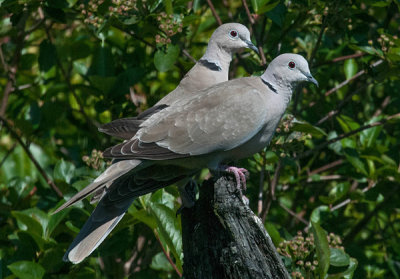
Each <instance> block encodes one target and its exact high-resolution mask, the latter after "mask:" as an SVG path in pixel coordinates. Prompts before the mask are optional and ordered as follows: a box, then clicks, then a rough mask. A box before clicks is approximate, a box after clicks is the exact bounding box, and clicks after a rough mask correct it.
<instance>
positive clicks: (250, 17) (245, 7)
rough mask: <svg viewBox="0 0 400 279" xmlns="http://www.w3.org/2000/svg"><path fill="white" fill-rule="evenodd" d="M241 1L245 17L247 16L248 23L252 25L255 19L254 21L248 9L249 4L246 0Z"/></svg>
mask: <svg viewBox="0 0 400 279" xmlns="http://www.w3.org/2000/svg"><path fill="white" fill-rule="evenodd" d="M242 3H243V7H244V9H245V11H246V14H247V17H248V18H249V21H250V24H251V25H254V23H255V21H254V18H253V16H252V15H251V13H250V9H249V6H248V5H247V1H246V0H242Z"/></svg>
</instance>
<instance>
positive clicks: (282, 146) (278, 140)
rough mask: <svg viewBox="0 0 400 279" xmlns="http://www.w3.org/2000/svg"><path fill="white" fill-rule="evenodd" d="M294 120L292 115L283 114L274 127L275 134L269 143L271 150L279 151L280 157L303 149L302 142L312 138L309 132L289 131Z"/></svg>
mask: <svg viewBox="0 0 400 279" xmlns="http://www.w3.org/2000/svg"><path fill="white" fill-rule="evenodd" d="M294 120H295V118H294V116H293V115H290V114H288V115H285V116H284V117H283V118H282V120H281V122H280V123H279V125H278V127H277V128H276V133H277V136H276V137H275V138H274V140H273V142H272V143H271V150H272V151H275V152H279V154H280V157H285V156H286V155H287V154H288V153H290V152H301V151H302V150H303V149H304V145H305V144H304V142H305V141H306V140H309V139H311V138H312V136H311V134H307V133H302V132H291V128H293V126H294V123H293V122H294Z"/></svg>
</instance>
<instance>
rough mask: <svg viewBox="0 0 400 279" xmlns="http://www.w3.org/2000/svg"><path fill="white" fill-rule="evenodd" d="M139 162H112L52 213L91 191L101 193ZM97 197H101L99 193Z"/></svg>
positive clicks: (80, 198) (84, 196) (82, 197)
mask: <svg viewBox="0 0 400 279" xmlns="http://www.w3.org/2000/svg"><path fill="white" fill-rule="evenodd" d="M140 163H141V161H139V160H125V161H119V162H116V163H114V164H112V165H111V166H109V167H108V168H107V169H106V170H105V171H104V172H103V173H102V174H101V175H100V176H99V177H97V178H96V179H95V180H94V181H93V183H91V184H90V185H88V186H87V187H86V188H84V189H83V190H82V191H80V192H79V193H77V194H75V195H74V196H73V197H72V198H71V199H70V200H68V201H67V202H66V203H64V204H63V205H62V206H60V207H59V208H57V210H56V211H54V212H53V214H55V213H57V212H60V211H61V210H63V209H65V208H67V207H69V206H71V205H73V204H74V203H76V202H78V201H80V200H82V199H84V198H86V197H87V196H89V195H90V194H92V193H96V194H99V193H102V191H101V190H102V188H104V187H106V186H107V185H110V184H111V183H112V182H113V181H114V180H115V179H117V178H118V177H120V176H122V175H124V174H126V173H127V172H129V171H130V170H132V169H134V168H135V167H136V166H138V165H139V164H140ZM99 197H101V195H100V196H99Z"/></svg>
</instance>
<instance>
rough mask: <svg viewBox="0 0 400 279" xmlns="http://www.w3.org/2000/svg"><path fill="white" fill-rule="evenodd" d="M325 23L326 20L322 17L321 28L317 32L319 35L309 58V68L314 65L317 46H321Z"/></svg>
mask: <svg viewBox="0 0 400 279" xmlns="http://www.w3.org/2000/svg"><path fill="white" fill-rule="evenodd" d="M326 22H327V19H326V16H324V17H323V18H322V26H321V30H320V31H319V34H318V39H317V42H316V43H315V46H314V49H313V51H312V53H311V56H310V62H309V67H310V68H312V66H313V64H314V58H315V55H316V54H317V50H318V48H319V46H320V45H321V41H322V36H323V35H324V32H325V29H326Z"/></svg>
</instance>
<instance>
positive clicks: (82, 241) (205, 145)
mask: <svg viewBox="0 0 400 279" xmlns="http://www.w3.org/2000/svg"><path fill="white" fill-rule="evenodd" d="M302 81H309V82H312V83H315V84H316V85H318V83H317V81H316V80H315V79H314V78H313V76H312V75H311V73H310V70H309V68H308V63H307V61H306V60H305V59H304V58H303V57H302V56H300V55H297V54H282V55H280V56H278V57H277V58H275V59H274V60H273V61H272V62H271V63H270V64H269V66H268V68H267V69H266V71H265V72H264V74H263V75H262V76H261V77H247V78H240V79H236V80H232V81H226V82H223V83H219V84H217V85H214V86H212V87H210V88H208V89H205V90H202V91H199V92H197V93H196V94H193V95H192V96H191V97H190V98H183V99H182V100H178V101H175V102H174V103H172V104H171V105H170V106H168V107H166V108H164V109H163V110H161V111H159V112H157V113H154V114H153V115H151V116H150V117H149V118H148V119H147V120H145V121H144V122H143V123H142V124H141V125H140V129H139V131H138V132H137V133H136V135H135V136H134V137H133V138H132V139H130V140H129V141H126V142H124V143H121V144H118V145H116V146H114V147H111V148H109V149H107V150H106V151H105V152H104V156H105V157H110V158H114V159H118V160H122V161H120V162H117V163H115V164H114V165H112V166H110V168H111V167H113V166H118V164H131V166H132V169H131V170H130V171H129V172H128V173H123V174H122V175H118V174H117V172H112V173H113V174H112V175H107V171H108V170H106V172H105V173H103V174H102V175H100V176H99V177H98V178H97V179H96V180H95V181H94V182H93V183H92V184H91V185H89V186H88V187H87V188H85V189H83V190H82V191H81V192H79V193H78V194H76V195H75V196H74V197H72V199H71V200H70V201H68V202H67V203H65V204H64V205H63V206H62V207H60V208H59V209H57V211H56V212H58V211H59V210H61V209H63V208H65V207H67V206H70V205H71V204H73V203H75V202H76V201H79V200H81V199H83V198H84V197H86V196H88V195H89V194H91V193H94V192H95V191H96V190H97V189H99V188H101V187H103V185H104V184H105V183H108V182H109V181H112V184H111V186H110V187H108V188H107V189H106V192H105V194H104V195H103V197H102V199H101V200H100V202H99V203H98V205H97V207H96V209H95V210H94V211H93V213H92V215H91V216H90V218H89V220H88V221H87V222H86V223H85V225H84V226H83V228H82V229H81V231H80V232H79V234H78V236H77V237H76V238H75V240H74V241H73V243H72V244H71V245H70V247H69V248H68V250H67V252H66V253H65V255H64V260H69V261H71V262H73V263H78V262H81V261H82V260H83V259H84V258H85V257H87V256H88V255H89V254H90V253H92V252H93V250H94V249H96V248H97V247H98V245H100V243H101V242H102V241H103V240H104V238H105V237H106V236H107V235H108V234H109V233H110V232H111V230H112V229H113V228H114V227H115V226H116V225H117V223H118V222H119V220H121V218H122V217H123V215H124V214H125V212H126V210H127V209H128V208H129V206H130V204H131V203H132V202H133V200H134V199H135V198H137V197H139V196H141V195H144V194H146V193H150V192H153V191H155V190H157V189H160V188H162V187H165V186H167V185H170V184H172V183H175V182H177V181H181V180H184V179H185V178H187V177H190V176H192V175H193V174H195V173H197V172H198V171H199V170H201V169H202V168H203V167H208V168H210V169H213V170H215V169H219V168H220V166H221V165H220V164H221V163H223V162H227V161H231V160H237V159H241V158H245V157H248V156H250V155H252V154H254V153H256V152H259V151H260V150H262V149H263V148H264V147H265V146H266V145H267V144H268V143H269V141H270V140H271V138H272V136H273V135H274V133H275V129H276V127H277V125H278V123H279V121H280V119H281V117H282V115H283V114H284V112H285V110H286V108H287V106H288V104H289V102H290V98H291V96H292V92H293V90H294V88H295V87H296V85H297V84H298V83H299V82H302ZM114 168H115V167H114Z"/></svg>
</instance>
